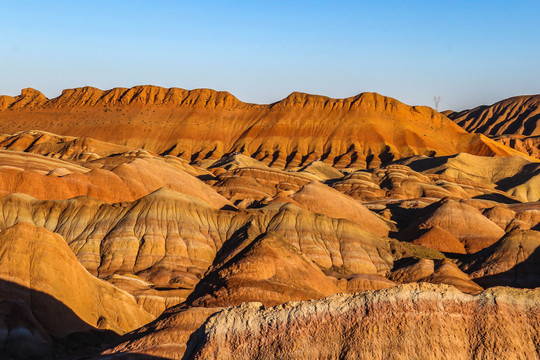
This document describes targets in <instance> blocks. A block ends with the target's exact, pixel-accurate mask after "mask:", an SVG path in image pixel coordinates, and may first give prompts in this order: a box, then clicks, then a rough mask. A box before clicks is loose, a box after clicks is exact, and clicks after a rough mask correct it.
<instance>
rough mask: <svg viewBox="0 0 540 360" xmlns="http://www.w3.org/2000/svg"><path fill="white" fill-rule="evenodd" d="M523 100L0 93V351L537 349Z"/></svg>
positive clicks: (538, 220) (215, 353)
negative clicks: (443, 107)
mask: <svg viewBox="0 0 540 360" xmlns="http://www.w3.org/2000/svg"><path fill="white" fill-rule="evenodd" d="M539 104H540V96H530V97H516V98H511V99H507V100H504V101H502V102H500V103H497V104H494V105H492V106H482V107H479V108H476V109H472V110H468V111H463V112H459V113H455V112H451V111H448V112H444V113H443V114H441V113H438V112H436V111H434V110H432V109H430V108H427V107H411V106H408V105H405V104H403V103H401V102H399V101H397V100H395V99H392V98H388V97H384V96H381V95H378V94H374V93H364V94H360V95H358V96H355V97H352V98H347V99H331V98H327V97H323V96H315V95H308V94H301V93H293V94H291V95H290V96H289V97H287V98H286V99H283V100H282V101H279V102H276V103H274V104H269V105H257V104H247V103H243V102H241V101H239V100H238V99H236V98H235V97H234V96H232V95H231V94H229V93H225V92H216V91H213V90H207V89H199V90H192V91H187V90H183V89H178V88H172V89H164V88H159V87H153V86H139V87H134V88H131V89H123V88H115V89H112V90H107V91H102V90H99V89H95V88H89V87H85V88H78V89H70V90H65V91H64V92H63V93H62V95H60V96H59V97H57V98H55V99H47V98H46V97H45V96H43V94H41V93H40V92H38V91H36V90H33V89H25V90H23V91H22V93H21V95H19V96H15V97H10V96H3V97H0V133H2V134H3V135H1V136H0V196H1V197H0V354H1V355H2V356H3V357H5V358H8V359H110V360H114V359H147V360H150V359H154V360H158V359H272V358H276V359H428V358H429V359H432V358H433V359H435V358H436V359H538V358H540V289H538V287H539V286H540V202H539V200H540V161H539V160H538V159H537V157H538V156H539V154H540V149H539V146H540V141H537V138H538V137H539V136H540V127H539V126H538V125H539V124H537V123H538V122H539V121H540V118H539V115H538V114H540V110H539V106H540V105H539Z"/></svg>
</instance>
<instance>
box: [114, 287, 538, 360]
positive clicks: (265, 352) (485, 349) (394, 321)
mask: <svg viewBox="0 0 540 360" xmlns="http://www.w3.org/2000/svg"><path fill="white" fill-rule="evenodd" d="M539 296H540V294H539V293H538V290H532V291H531V290H513V289H507V288H496V289H493V290H488V291H484V292H482V293H480V294H478V295H476V296H471V295H466V294H463V293H462V292H459V291H458V290H455V289H454V288H452V287H449V286H443V285H438V286H435V285H431V284H408V285H401V286H398V287H394V288H390V289H385V290H378V291H369V292H364V293H359V294H354V295H332V296H330V297H327V298H324V299H320V300H312V301H303V302H292V303H287V304H284V305H280V306H276V307H272V308H264V307H263V306H261V304H260V303H247V304H244V305H242V306H239V307H234V308H226V309H223V310H221V311H219V312H217V313H215V314H214V315H211V314H212V313H214V312H215V311H217V310H216V309H207V310H205V311H204V312H201V313H200V317H199V324H201V325H200V327H199V328H198V330H196V331H194V333H193V334H192V335H191V336H190V337H189V340H187V344H186V339H187V336H186V334H185V329H186V327H184V326H182V323H183V321H185V320H184V319H185V318H186V316H187V315H186V312H184V311H181V312H178V311H169V312H168V313H166V314H164V316H163V317H162V318H161V319H159V320H157V321H156V322H154V323H153V324H150V325H149V326H147V327H146V328H145V329H144V331H138V332H134V333H132V334H129V335H128V336H126V337H125V338H124V339H125V340H124V342H123V343H121V344H120V345H118V346H117V347H115V348H112V349H109V350H107V351H106V352H105V353H106V354H107V355H108V358H111V359H115V358H118V359H129V358H136V357H137V356H139V357H141V356H143V354H146V355H148V356H157V357H164V358H172V359H181V358H194V359H233V358H234V359H252V358H267V357H269V358H275V357H278V358H282V359H340V358H355V359H401V358H407V359H410V358H425V359H432V358H438V359H472V358H474V359H501V358H505V359H520V358H535V357H537V355H538V352H539V350H540V337H539V335H538V329H539V328H540V311H539V308H538V307H539V306H540V305H539V303H538V297H539ZM195 309H196V308H195ZM190 311H191V314H190V315H191V316H193V314H194V312H195V310H194V309H191V310H190ZM191 323H192V322H191ZM184 350H185V352H184Z"/></svg>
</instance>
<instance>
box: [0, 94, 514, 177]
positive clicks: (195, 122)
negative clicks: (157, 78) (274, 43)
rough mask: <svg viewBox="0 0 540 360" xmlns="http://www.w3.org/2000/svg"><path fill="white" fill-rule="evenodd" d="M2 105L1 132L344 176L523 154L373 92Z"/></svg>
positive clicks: (109, 97) (22, 99)
mask: <svg viewBox="0 0 540 360" xmlns="http://www.w3.org/2000/svg"><path fill="white" fill-rule="evenodd" d="M0 104H2V105H0V106H1V109H4V110H3V111H1V109H0V111H1V112H0V132H2V133H15V132H19V131H27V130H34V129H39V130H45V131H50V132H53V133H56V134H60V135H71V136H89V137H92V138H94V139H97V140H102V141H109V142H113V143H116V144H121V145H127V146H129V147H132V148H145V149H148V150H151V151H154V152H156V153H160V154H170V155H179V154H181V155H182V156H183V157H185V158H187V159H190V160H196V159H198V160H201V159H206V158H214V159H219V158H221V157H222V156H223V155H225V154H230V153H234V152H242V153H244V154H246V155H249V156H251V157H254V158H256V159H258V160H261V161H263V162H265V163H266V164H271V165H273V166H276V167H294V166H301V165H308V164H310V163H311V162H312V161H313V160H316V159H321V160H323V161H324V162H327V163H329V164H331V165H334V166H336V167H338V168H343V167H360V168H365V167H366V165H368V166H371V167H377V166H378V165H380V163H381V162H382V163H386V162H388V161H391V160H393V159H396V158H401V157H405V156H412V155H418V154H423V155H433V154H439V155H450V154H455V153H458V152H470V153H473V154H477V155H510V154H514V153H517V152H516V151H514V150H512V149H510V148H507V147H505V146H504V145H502V144H499V143H497V142H495V141H493V140H490V139H488V138H486V137H483V136H480V135H471V134H468V133H466V132H465V131H463V130H462V129H461V128H459V127H458V126H456V125H455V124H454V123H452V122H451V121H450V120H449V119H448V118H446V117H445V116H443V115H441V114H439V113H437V112H435V111H433V110H432V109H430V108H427V107H410V106H407V105H405V104H403V103H401V102H399V101H397V100H394V99H391V98H388V97H384V96H381V95H378V94H374V93H364V94H360V95H358V96H355V97H351V98H346V99H331V98H327V97H324V96H316V95H308V94H302V93H293V94H291V95H290V96H288V97H287V98H286V99H283V100H282V101H279V102H277V103H274V104H271V105H254V104H246V103H242V102H241V101H239V100H238V99H236V98H235V97H234V96H232V95H231V94H229V93H225V92H216V91H213V90H207V89H198V90H193V91H187V90H182V89H177V88H172V89H164V88H160V87H155V86H137V87H134V88H131V89H124V88H115V89H112V90H107V91H102V90H99V89H95V88H89V87H86V88H78V89H70V90H65V91H64V92H63V93H62V95H60V96H59V97H57V98H55V99H52V100H47V99H45V98H44V96H43V95H42V94H41V93H39V92H38V91H36V90H31V89H27V90H25V91H23V93H22V94H21V95H20V96H18V97H2V98H1V99H0ZM30 119H31V120H30ZM162 119H168V120H167V121H162ZM141 134H144V137H141ZM290 134H294V136H293V137H291V136H290Z"/></svg>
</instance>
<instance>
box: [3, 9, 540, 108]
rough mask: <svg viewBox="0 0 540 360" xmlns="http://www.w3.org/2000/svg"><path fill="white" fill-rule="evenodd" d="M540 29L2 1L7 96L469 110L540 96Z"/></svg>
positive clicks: (497, 20)
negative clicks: (171, 96)
mask: <svg viewBox="0 0 540 360" xmlns="http://www.w3.org/2000/svg"><path fill="white" fill-rule="evenodd" d="M539 17H540V2H539V1H497V0H492V1H433V0H432V1H392V0H381V1H275V0H274V1H225V0H224V1H204V0H202V1H164V0H163V1H136V0H131V1H85V2H83V1H24V0H17V1H3V0H0V39H2V41H0V94H7V95H16V94H18V93H19V92H20V89H21V88H24V87H33V88H36V89H38V90H41V91H42V92H44V93H45V95H47V96H48V97H55V96H57V95H59V94H60V92H61V90H62V89H64V88H72V87H78V86H84V85H91V86H96V87H99V88H102V89H108V88H112V87H116V86H123V87H130V86H133V85H139V84H153V85H160V86H165V87H171V86H177V87H182V88H186V89H193V88H201V87H204V88H213V89H218V90H228V91H230V92H231V93H233V94H234V95H236V96H237V97H238V98H239V99H241V100H243V101H248V102H257V103H270V102H273V101H276V100H279V99H281V98H283V97H285V96H287V95H288V94H289V93H291V92H292V91H304V92H309V93H316V94H322V95H327V96H332V97H347V96H353V95H355V94H358V93H360V92H364V91H375V92H378V93H381V94H383V95H388V96H392V97H395V98H397V99H399V100H401V101H403V102H406V103H408V104H414V105H417V104H420V105H430V106H433V100H432V99H433V96H434V95H439V96H441V104H440V108H441V110H443V109H448V108H450V109H455V110H459V109H464V108H469V107H473V106H476V105H479V104H489V103H493V102H495V101H498V100H501V99H503V98H506V97H510V96H514V95H520V94H534V93H540V25H539V24H540V21H539V20H538V19H539Z"/></svg>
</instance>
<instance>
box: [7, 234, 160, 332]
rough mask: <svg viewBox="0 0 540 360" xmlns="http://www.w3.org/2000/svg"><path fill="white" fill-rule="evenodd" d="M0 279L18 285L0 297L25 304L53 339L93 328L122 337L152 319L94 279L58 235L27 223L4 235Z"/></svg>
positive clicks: (119, 292)
mask: <svg viewBox="0 0 540 360" xmlns="http://www.w3.org/2000/svg"><path fill="white" fill-rule="evenodd" d="M0 278H2V279H3V280H5V281H9V282H13V283H16V284H18V285H20V287H18V288H16V287H13V286H11V287H3V288H2V293H1V294H0V297H1V298H4V299H14V300H22V301H24V302H25V303H26V304H27V305H28V306H29V307H30V308H31V310H32V312H33V313H34V315H35V316H36V318H37V319H38V321H39V322H40V323H41V324H43V326H44V327H45V328H46V329H47V331H49V332H50V333H51V334H53V335H55V336H65V335H67V334H70V333H72V332H76V331H88V330H91V329H94V328H100V329H110V330H113V331H115V332H117V333H124V332H126V331H130V330H133V329H135V328H137V327H139V326H141V325H143V324H145V323H147V322H148V321H150V320H152V318H153V316H151V315H150V314H149V313H147V312H146V311H144V310H143V309H142V308H141V307H140V306H139V305H137V303H136V302H135V299H134V298H133V297H132V296H131V295H129V294H128V293H126V292H124V291H122V290H120V289H118V288H116V287H114V286H113V285H111V284H108V283H107V282H105V281H102V280H99V279H96V278H94V277H93V276H92V275H90V274H89V273H88V272H87V271H86V270H85V269H84V268H83V267H82V266H81V265H80V264H79V263H78V261H77V258H76V257H75V255H74V254H73V253H72V252H71V250H70V249H69V247H68V246H67V244H66V243H65V241H64V239H62V238H61V237H60V236H59V235H57V234H54V233H51V232H49V231H47V230H45V229H44V228H40V227H36V226H33V225H30V224H27V223H19V224H17V225H14V226H12V227H10V228H8V229H6V230H4V231H2V232H0ZM32 291H39V292H43V293H45V294H48V295H50V299H55V301H56V302H58V303H61V304H64V308H63V310H62V308H59V307H58V306H56V305H55V303H54V302H51V301H50V299H49V298H46V297H42V298H43V302H40V301H39V298H38V297H35V296H33V295H32ZM71 312H73V313H71ZM70 314H71V315H70ZM79 318H80V319H79ZM59 319H61V321H58V320H59Z"/></svg>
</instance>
